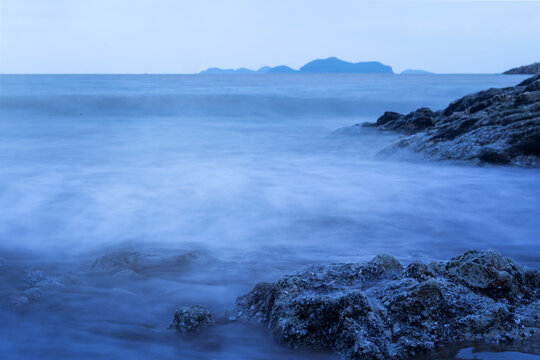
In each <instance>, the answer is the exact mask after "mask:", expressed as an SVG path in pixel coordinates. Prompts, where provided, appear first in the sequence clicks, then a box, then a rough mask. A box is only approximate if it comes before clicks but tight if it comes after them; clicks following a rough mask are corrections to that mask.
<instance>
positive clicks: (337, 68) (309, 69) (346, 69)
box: [200, 57, 394, 74]
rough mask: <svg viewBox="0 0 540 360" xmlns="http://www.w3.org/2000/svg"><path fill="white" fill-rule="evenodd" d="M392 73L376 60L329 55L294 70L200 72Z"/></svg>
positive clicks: (282, 67)
mask: <svg viewBox="0 0 540 360" xmlns="http://www.w3.org/2000/svg"><path fill="white" fill-rule="evenodd" d="M294 73H306V74H394V71H393V70H392V67H391V66H388V65H385V64H382V63H380V62H378V61H366V62H357V63H352V62H348V61H344V60H341V59H338V58H337V57H330V58H327V59H318V60H313V61H311V62H309V63H307V64H305V65H304V66H302V67H301V68H300V69H298V70H295V69H293V68H291V67H289V66H286V65H280V66H275V67H270V66H263V67H262V68H260V69H259V70H251V69H247V68H239V69H220V68H208V69H206V70H204V71H201V72H200V74H294Z"/></svg>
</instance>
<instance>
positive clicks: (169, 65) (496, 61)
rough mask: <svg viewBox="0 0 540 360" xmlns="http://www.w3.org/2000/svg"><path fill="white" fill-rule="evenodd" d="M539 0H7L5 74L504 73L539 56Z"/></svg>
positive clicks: (2, 12)
mask: <svg viewBox="0 0 540 360" xmlns="http://www.w3.org/2000/svg"><path fill="white" fill-rule="evenodd" d="M538 34H540V2H539V1H489V0H488V1H428V0H415V1H407V2H405V1H400V0H386V1H377V2H373V1H358V0H356V1H354V0H337V1H335V2H333V3H332V4H330V3H328V2H325V1H321V0H311V1H308V0H293V1H287V2H276V1H266V0H265V1H257V2H254V1H249V0H232V1H228V2H227V3H224V2H220V1H216V0H201V1H197V2H178V1H173V0H155V1H146V0H109V1H106V0H95V1H92V2H91V3H90V2H80V1H73V0H53V1H48V2H43V1H38V0H2V1H1V2H0V72H1V73H197V72H199V71H201V70H204V69H206V68H209V67H221V68H239V67H247V68H251V69H258V68H259V67H262V66H265V65H269V66H277V65H288V66H291V67H293V68H299V67H300V66H302V65H304V64H305V63H307V62H309V61H311V60H313V59H319V58H327V57H331V56H336V57H339V58H341V59H343V60H346V61H351V62H358V61H380V62H382V63H384V64H387V65H390V66H392V67H393V69H394V71H395V72H401V71H402V70H405V69H411V68H413V69H423V70H428V71H432V72H436V73H500V72H502V71H505V70H507V69H509V68H512V67H515V66H519V65H524V64H529V63H533V62H536V61H539V60H540V47H539V46H538Z"/></svg>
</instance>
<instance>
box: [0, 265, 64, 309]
mask: <svg viewBox="0 0 540 360" xmlns="http://www.w3.org/2000/svg"><path fill="white" fill-rule="evenodd" d="M65 282H66V279H63V278H60V277H56V276H52V275H49V274H47V273H45V272H43V271H41V270H27V271H26V272H25V273H24V278H23V286H24V288H25V289H24V290H23V291H21V292H20V293H19V294H17V295H14V296H12V297H10V299H9V300H10V302H11V304H12V305H15V306H20V305H23V304H28V303H30V302H32V301H36V300H39V299H40V298H41V297H42V296H43V294H44V293H46V292H48V291H51V290H58V289H64V288H65V287H66V285H65Z"/></svg>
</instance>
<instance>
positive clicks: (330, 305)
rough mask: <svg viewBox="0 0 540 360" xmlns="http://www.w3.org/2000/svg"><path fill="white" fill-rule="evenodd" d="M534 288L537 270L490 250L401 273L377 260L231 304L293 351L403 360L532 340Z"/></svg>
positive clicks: (301, 278) (262, 286) (296, 277)
mask: <svg viewBox="0 0 540 360" xmlns="http://www.w3.org/2000/svg"><path fill="white" fill-rule="evenodd" d="M538 285H539V276H538V271H536V270H530V269H526V268H524V267H522V266H520V265H519V264H517V263H516V262H514V261H512V260H511V259H508V258H505V257H503V256H501V255H500V254H499V253H497V252H496V251H493V250H486V251H468V252H466V253H464V254H461V255H460V256H457V257H455V258H453V259H451V260H450V261H448V262H433V263H431V264H429V265H427V264H424V263H422V262H419V261H417V262H413V263H411V264H409V265H408V266H407V267H406V268H404V267H403V266H402V265H401V264H400V263H399V262H398V261H397V260H396V259H395V258H393V257H391V256H389V255H379V256H377V257H376V258H374V259H373V260H372V261H370V262H368V263H362V264H354V263H352V264H330V265H324V266H309V267H307V268H305V269H303V270H300V271H299V272H297V273H294V274H291V275H287V276H285V277H283V278H282V279H280V280H278V281H276V282H274V283H259V284H257V285H256V286H255V287H254V289H253V290H252V291H251V292H249V293H247V294H245V295H243V296H241V297H239V298H238V299H237V301H236V306H235V308H234V309H233V310H232V314H233V317H234V318H235V319H240V320H245V321H253V322H257V323H261V324H263V325H264V326H266V327H267V328H268V329H269V331H270V333H271V334H272V335H273V336H274V337H275V338H276V339H277V340H279V341H280V342H281V343H283V344H286V345H289V346H292V347H294V348H307V349H324V350H331V351H334V352H336V353H338V354H340V355H341V356H343V357H344V358H346V359H389V358H396V359H407V358H412V357H413V356H415V355H417V354H419V353H423V352H426V351H430V350H432V349H434V348H435V347H437V346H439V345H442V344H446V343H451V342H459V341H486V342H490V341H511V340H516V339H521V338H523V337H527V336H530V335H532V334H534V333H538V332H539V331H540V329H539V328H538V325H539V324H538V316H537V315H536V316H535V314H538V309H540V293H539V287H538Z"/></svg>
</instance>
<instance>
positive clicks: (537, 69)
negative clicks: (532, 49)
mask: <svg viewBox="0 0 540 360" xmlns="http://www.w3.org/2000/svg"><path fill="white" fill-rule="evenodd" d="M538 73H540V62H537V63H534V64H530V65H524V66H520V67H517V68H513V69H510V70H508V71H505V72H503V74H538Z"/></svg>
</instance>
